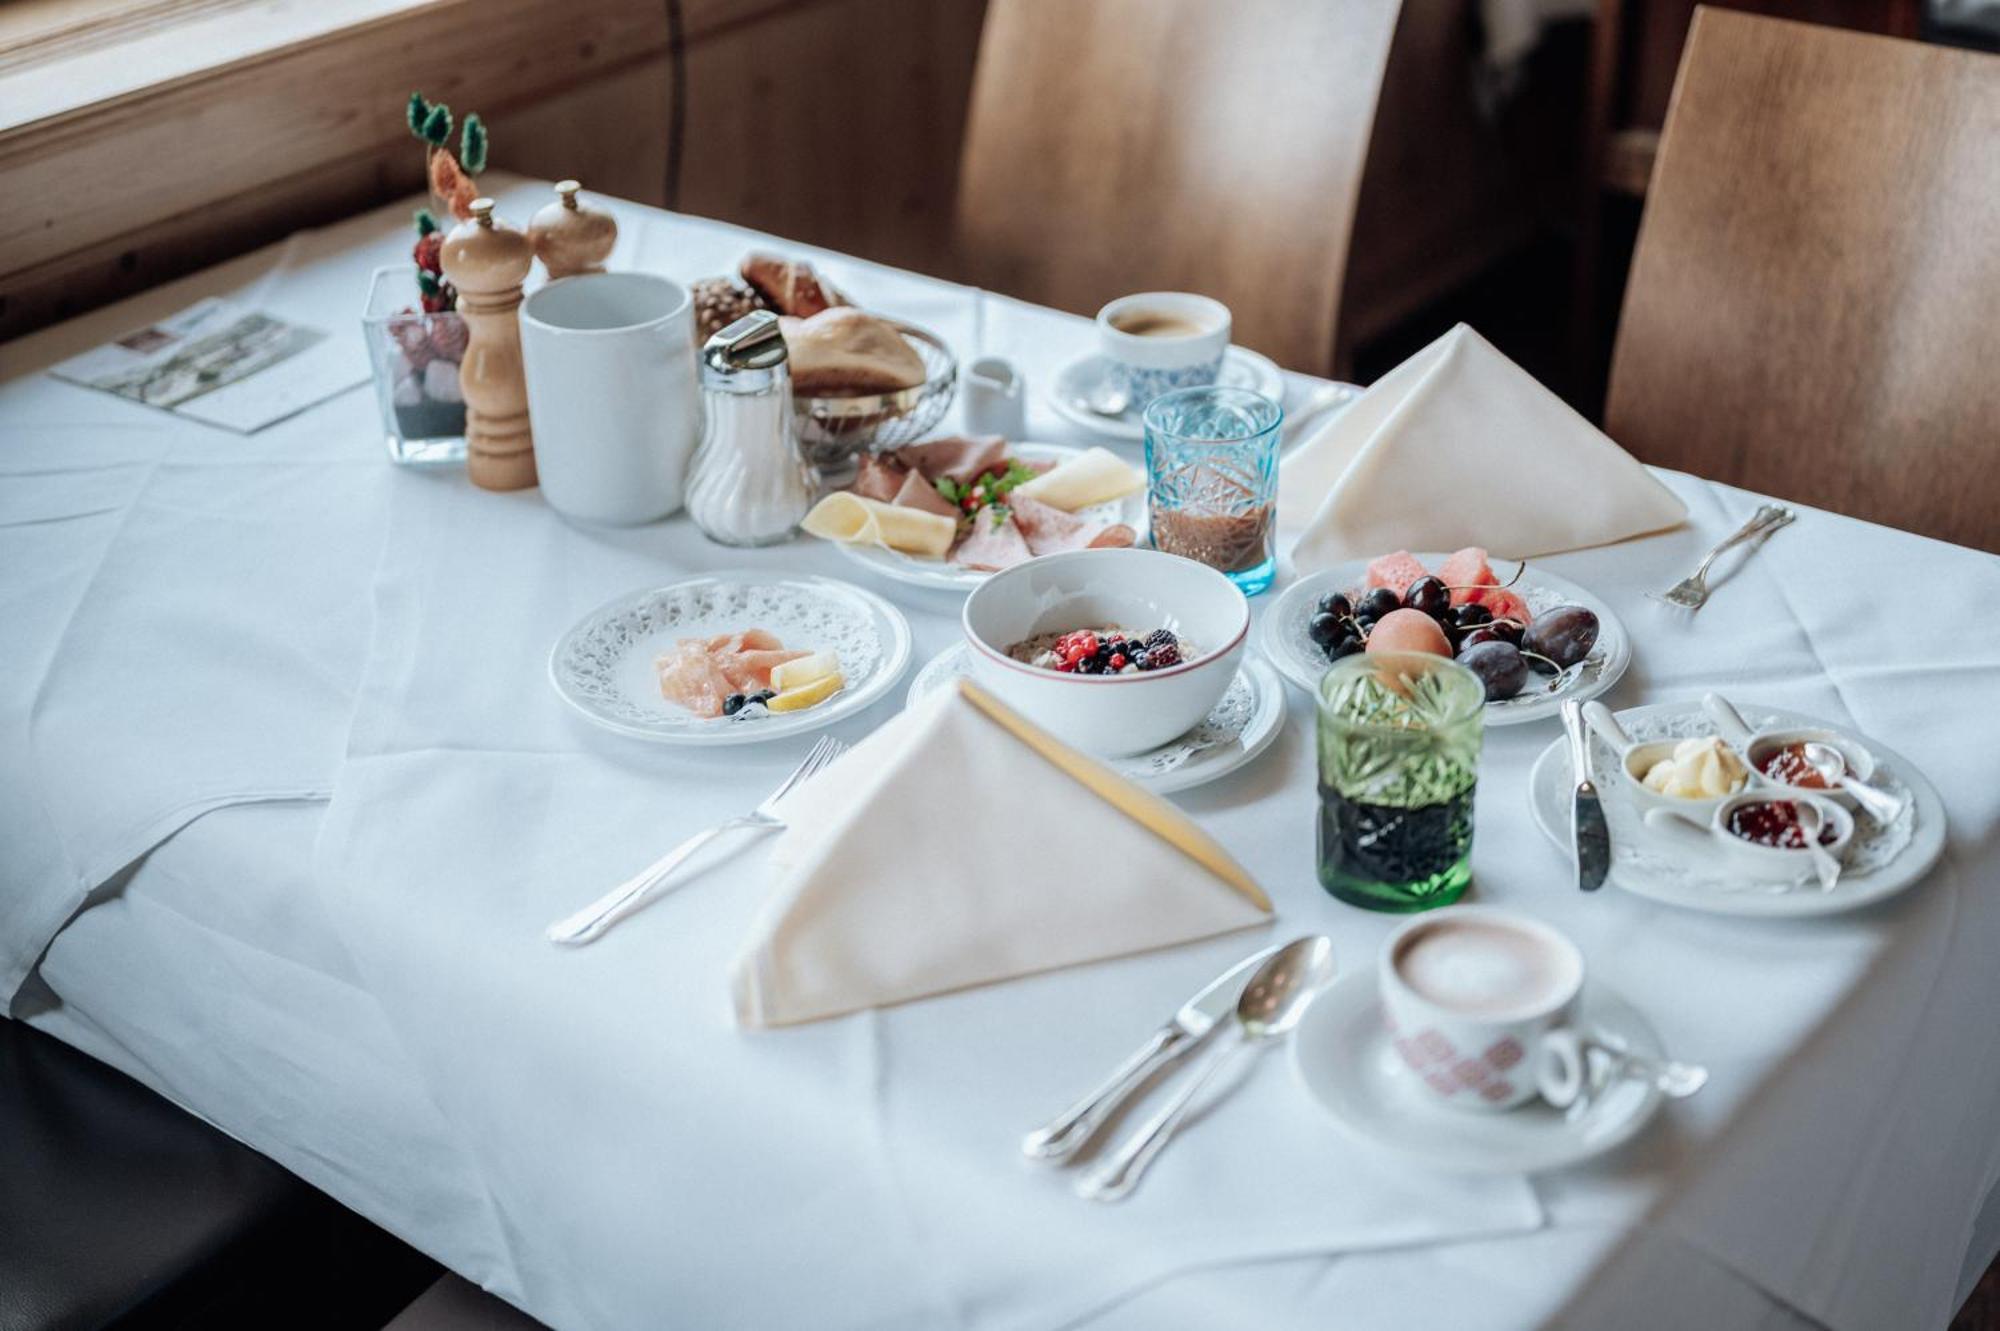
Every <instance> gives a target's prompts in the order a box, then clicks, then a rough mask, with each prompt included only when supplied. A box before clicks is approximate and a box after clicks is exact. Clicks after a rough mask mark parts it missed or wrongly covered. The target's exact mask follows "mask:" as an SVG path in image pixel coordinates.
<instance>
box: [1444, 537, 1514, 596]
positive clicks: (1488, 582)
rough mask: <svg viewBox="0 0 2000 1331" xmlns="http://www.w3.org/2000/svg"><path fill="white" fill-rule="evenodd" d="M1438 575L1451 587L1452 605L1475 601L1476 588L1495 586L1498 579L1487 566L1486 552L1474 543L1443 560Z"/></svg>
mask: <svg viewBox="0 0 2000 1331" xmlns="http://www.w3.org/2000/svg"><path fill="white" fill-rule="evenodd" d="M1438 576H1439V577H1440V578H1443V579H1444V585H1445V586H1447V587H1449V588H1451V589H1452V590H1451V603H1452V604H1453V605H1466V604H1468V603H1470V602H1473V601H1476V600H1477V599H1478V597H1477V596H1476V595H1475V594H1474V592H1475V590H1476V589H1477V588H1480V587H1492V586H1496V585H1497V584H1498V583H1499V581H1500V579H1498V578H1496V577H1494V576H1493V570H1492V569H1491V568H1489V567H1487V564H1486V552H1485V551H1484V550H1482V549H1480V548H1479V547H1478V546H1476V545H1468V546H1466V547H1465V548H1464V549H1463V550H1460V551H1458V552H1457V553H1456V554H1454V555H1452V557H1451V558H1449V559H1447V560H1445V561H1444V564H1443V565H1442V566H1441V567H1440V568H1439V569H1438Z"/></svg>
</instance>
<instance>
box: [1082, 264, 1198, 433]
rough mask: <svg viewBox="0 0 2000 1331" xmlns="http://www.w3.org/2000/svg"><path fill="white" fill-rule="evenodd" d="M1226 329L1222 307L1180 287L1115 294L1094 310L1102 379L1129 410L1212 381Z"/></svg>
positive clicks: (1135, 409)
mask: <svg viewBox="0 0 2000 1331" xmlns="http://www.w3.org/2000/svg"><path fill="white" fill-rule="evenodd" d="M1229 332H1230V325H1229V307H1228V306H1227V305H1224V304H1223V303H1222V302H1221V301H1216V300H1210V299H1209V298H1208V297H1207V296H1197V295H1194V294H1193V293H1191V292H1186V291H1143V292H1140V293H1138V294H1137V295H1132V296H1120V297H1119V298H1118V299H1117V300H1114V301H1112V302H1111V303H1110V304H1109V305H1106V306H1105V307H1104V308H1103V309H1101V310H1099V311H1098V312H1097V341H1098V348H1099V350H1100V351H1101V352H1102V354H1103V356H1104V361H1105V367H1106V372H1107V377H1108V378H1109V379H1110V381H1111V383H1112V385H1113V386H1114V387H1116V388H1118V389H1121V390H1123V392H1124V393H1125V396H1126V398H1127V401H1128V404H1129V405H1128V408H1127V409H1128V410H1131V411H1138V410H1141V409H1143V408H1144V407H1145V405H1146V404H1147V403H1148V402H1151V401H1152V400H1153V399H1154V398H1156V397H1158V396H1159V395H1160V394H1162V393H1168V392H1172V391H1173V390H1174V389H1176V388H1200V387H1204V386H1206V385H1208V384H1212V383H1214V382H1215V380H1216V377H1217V376H1218V375H1220V374H1221V373H1222V356H1223V353H1224V352H1226V351H1228V350H1229Z"/></svg>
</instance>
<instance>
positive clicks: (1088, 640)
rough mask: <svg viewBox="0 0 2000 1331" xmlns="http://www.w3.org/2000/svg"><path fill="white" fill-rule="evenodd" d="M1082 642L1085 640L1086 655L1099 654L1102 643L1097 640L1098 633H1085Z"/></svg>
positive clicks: (1084, 652) (1084, 650)
mask: <svg viewBox="0 0 2000 1331" xmlns="http://www.w3.org/2000/svg"><path fill="white" fill-rule="evenodd" d="M1082 642H1083V654H1084V655H1085V656H1095V655H1097V649H1098V647H1099V646H1100V644H1099V643H1098V641H1097V635H1096V634H1095V633H1085V634H1084V635H1083V638H1082Z"/></svg>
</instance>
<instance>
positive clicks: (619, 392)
mask: <svg viewBox="0 0 2000 1331" xmlns="http://www.w3.org/2000/svg"><path fill="white" fill-rule="evenodd" d="M521 359H522V364H523V366H524V367H525V369H526V372H527V379H528V417H529V421H530V423H531V424H532V425H533V427H534V434H535V468H536V471H537V472H538V473H539V474H540V477H541V486H542V497H543V498H544V499H546V500H548V502H549V507H551V508H553V509H555V510H556V511H557V512H558V513H561V514H563V515H564V516H565V517H569V518H574V519H576V520H578V521H581V522H596V523H605V524H609V525H615V526H631V525H634V524H636V523H641V522H652V521H654V520H656V519H658V518H664V517H666V516H667V515H668V514H669V513H672V512H674V511H675V510H676V509H678V508H679V507H680V506H681V482H682V477H683V476H684V475H685V474H686V472H687V462H688V455H689V454H690V453H692V452H693V451H694V446H695V443H696V441H697V439H698V438H699V436H700V433H701V428H700V425H701V390H700V389H699V387H698V386H697V385H696V382H695V360H694V305H693V302H692V301H691V300H690V299H689V297H688V291H687V288H686V287H684V286H682V285H681V284H680V283H678V282H673V281H669V280H668V279H666V278H664V277H655V276H653V275H652V274H650V273H586V274H582V275H580V276H577V277H565V278H561V279H559V280H557V281H554V282H551V283H549V284H548V285H547V286H545V287H543V288H542V289H541V290H540V291H537V292H536V293H535V294H534V295H532V296H530V297H528V299H527V300H526V301H524V302H523V303H522V305H521Z"/></svg>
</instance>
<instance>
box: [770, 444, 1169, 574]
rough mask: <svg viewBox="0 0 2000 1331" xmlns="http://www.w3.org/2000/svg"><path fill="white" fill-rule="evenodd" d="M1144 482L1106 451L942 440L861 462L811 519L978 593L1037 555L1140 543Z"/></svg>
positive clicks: (891, 569) (855, 555)
mask: <svg viewBox="0 0 2000 1331" xmlns="http://www.w3.org/2000/svg"><path fill="white" fill-rule="evenodd" d="M1145 484H1146V478H1145V476H1144V474H1143V473H1142V472H1140V471H1139V469H1138V468H1136V467H1134V466H1133V465H1132V464H1131V463H1129V462H1127V461H1125V460H1124V459H1123V458H1120V457H1119V456H1117V455H1116V454H1115V453H1112V452H1111V451H1109V450H1108V449H1103V448H1090V449H1079V448H1065V447H1062V446H1061V445H1059V444H1034V443H1012V442H1009V441H1007V440H1005V439H1002V438H1000V437H999V436H997V435H987V436H979V437H973V438H953V439H932V440H928V441H926V442H924V443H920V444H911V445H908V446H906V447H903V448H899V449H895V450H893V451H889V452H884V453H877V454H872V455H870V456H868V457H865V458H863V459H862V462H861V470H860V472H859V474H858V475H857V476H856V477H855V479H854V482H853V484H851V485H849V486H848V487H847V488H846V489H844V490H838V491H835V492H834V493H833V494H830V495H828V496H826V497H825V498H824V499H822V500H820V502H819V503H818V504H817V505H816V506H815V507H814V508H813V511H812V512H811V513H809V514H807V516H806V520H805V523H804V524H803V525H804V528H805V530H806V531H807V532H809V533H811V534H812V535H814V536H820V537H823V538H825V539H827V540H831V541H834V542H836V543H837V544H838V545H839V546H840V548H841V553H842V554H844V555H846V556H847V557H848V558H849V559H852V560H853V561H854V562H855V563H857V564H860V565H862V566H864V567H866V568H869V569H871V570H873V571H874V572H876V573H879V574H881V575H882V576H883V577H886V578H893V579H895V580H896V581H898V582H907V583H912V584H914V585H916V586H920V587H937V588H943V589H946V590H951V591H970V590H971V589H972V588H973V587H976V586H978V585H979V584H980V583H981V582H983V581H985V580H986V579H987V577H989V576H990V575H992V574H993V573H995V572H997V571H999V570H1000V569H1003V568H1010V567H1012V566H1013V565H1015V564H1019V563H1024V562H1025V561H1027V560H1029V559H1032V558H1034V557H1035V556H1037V555H1046V554H1055V553H1058V552H1060V551H1065V550H1084V549H1090V548H1099V547H1106V546H1129V545H1137V544H1139V543H1140V539H1141V536H1142V535H1143V533H1144V530H1145V524H1146V496H1145Z"/></svg>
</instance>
